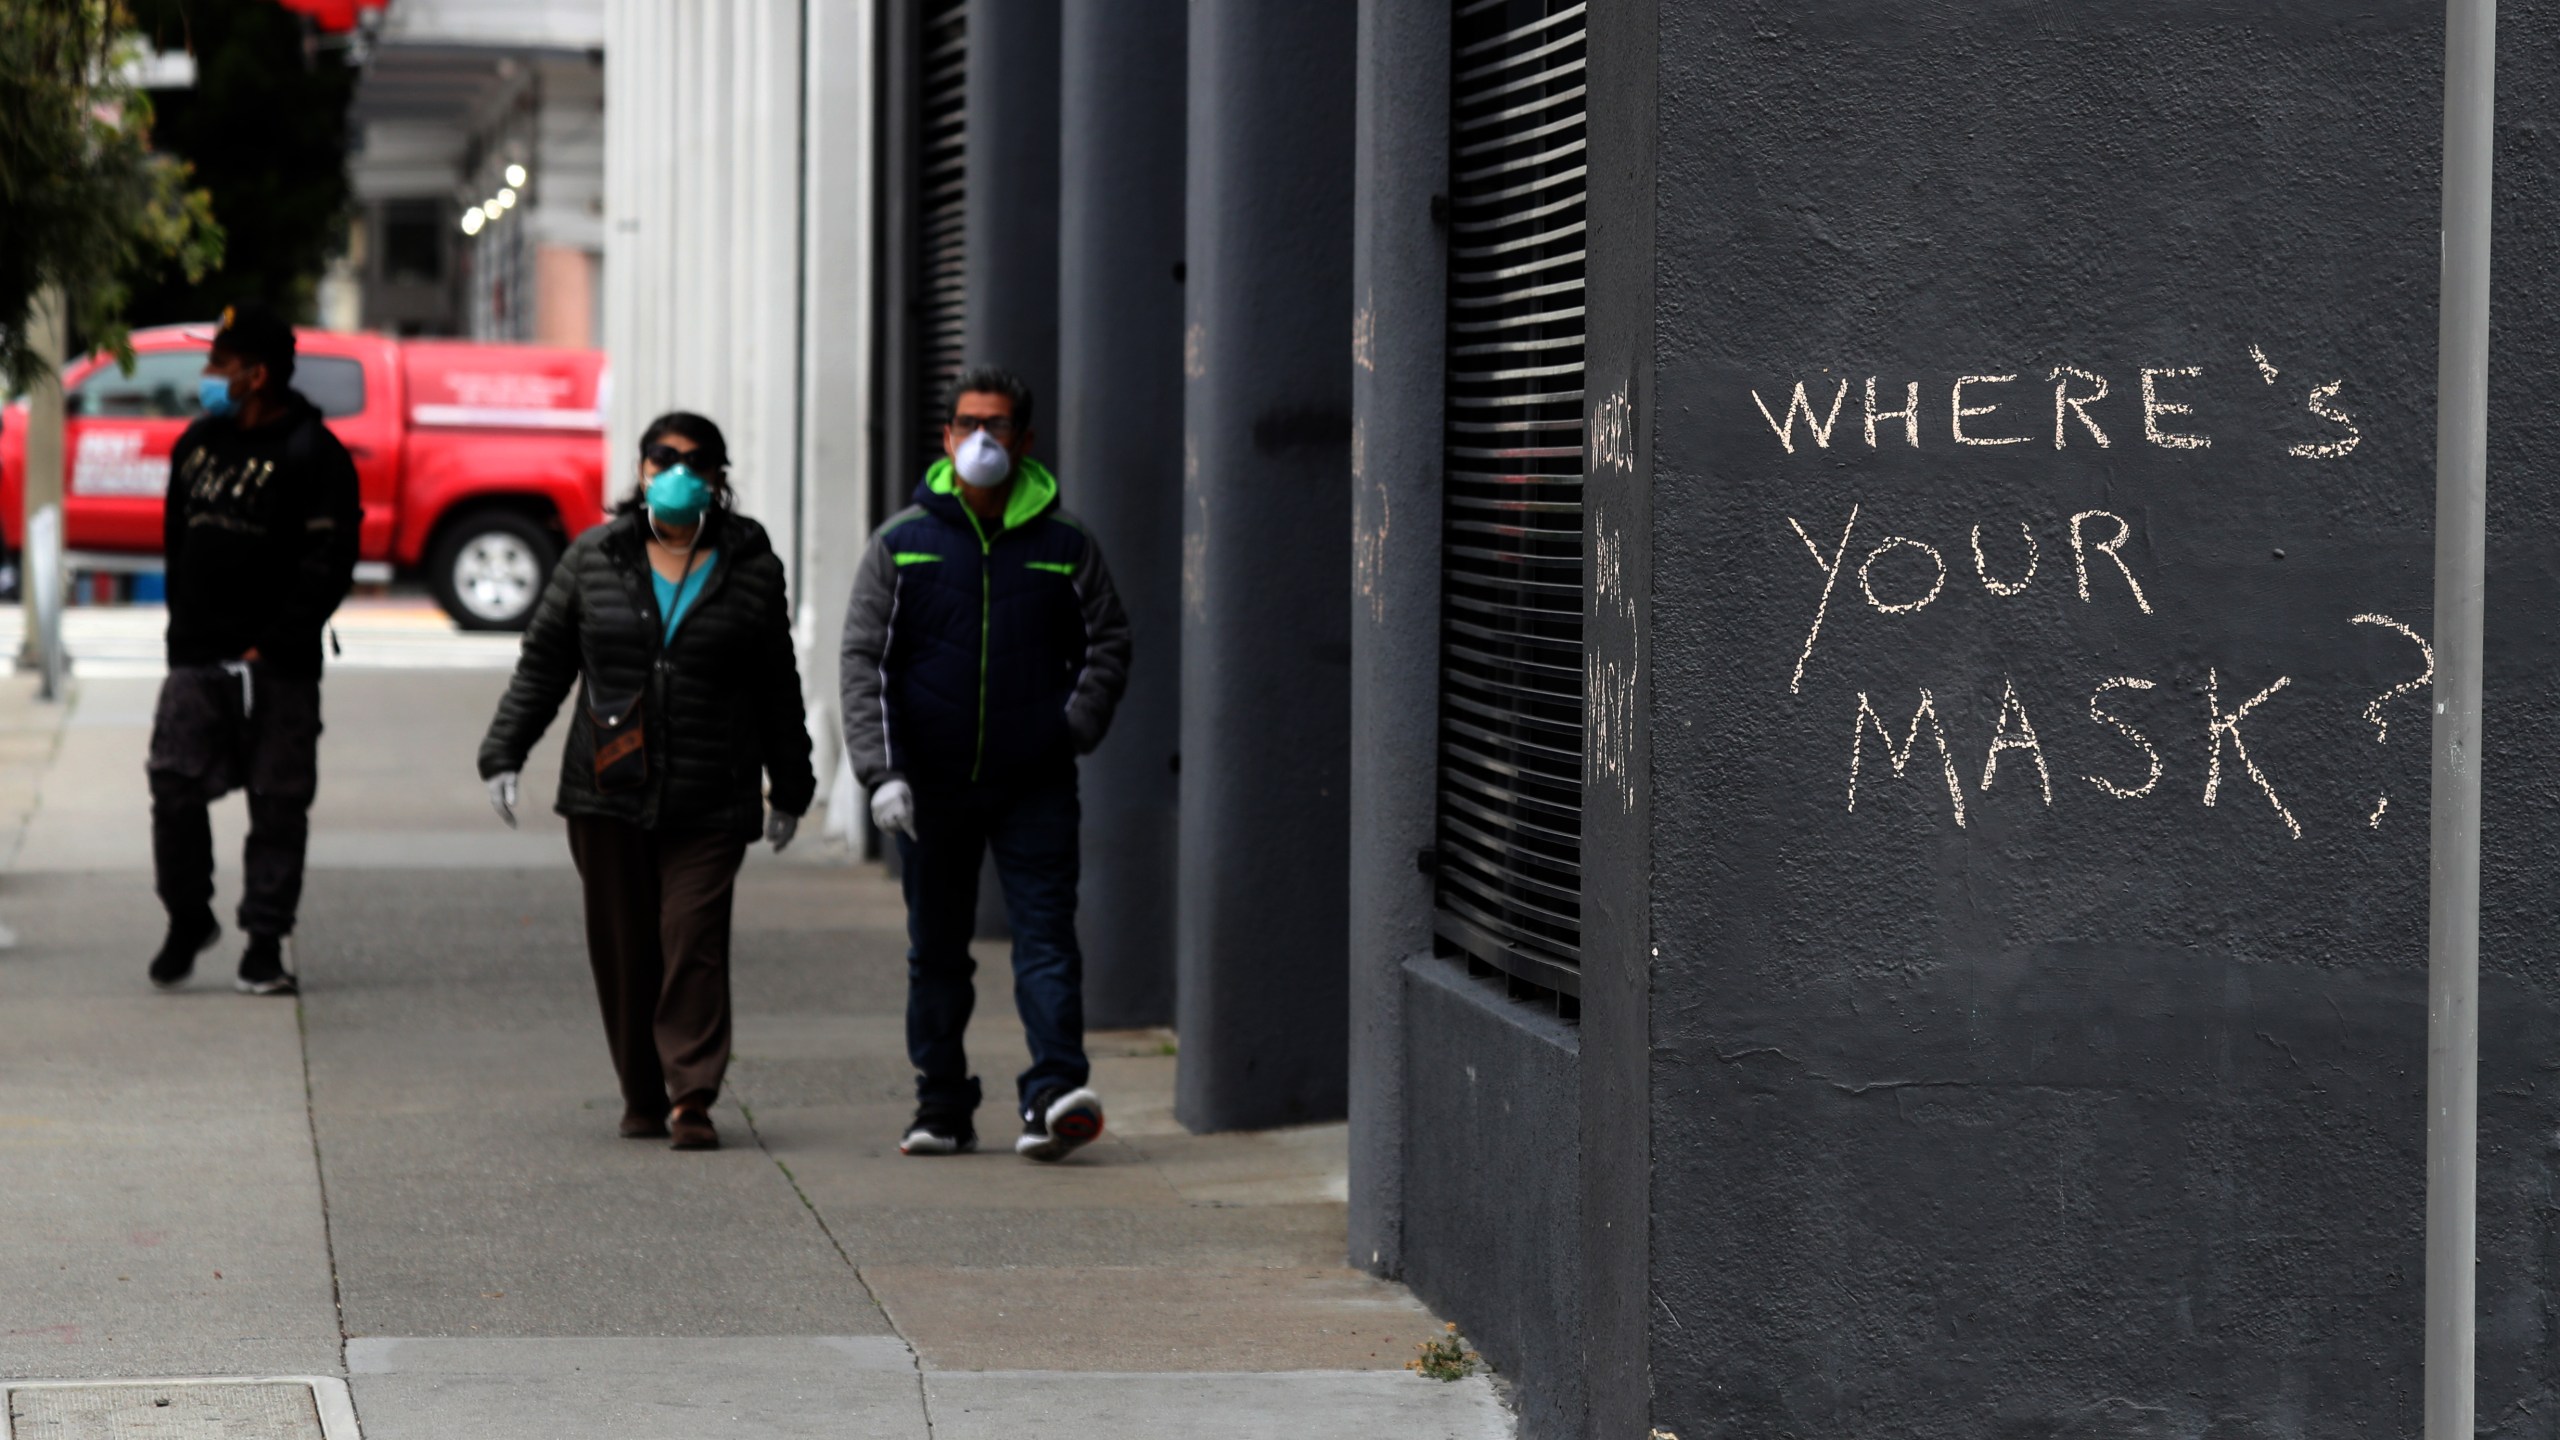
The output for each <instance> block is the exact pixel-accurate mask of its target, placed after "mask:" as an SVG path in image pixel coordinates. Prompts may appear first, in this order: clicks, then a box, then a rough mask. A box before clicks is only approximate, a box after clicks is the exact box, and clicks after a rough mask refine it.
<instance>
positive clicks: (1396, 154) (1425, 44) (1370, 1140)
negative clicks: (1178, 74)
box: [1348, 0, 1449, 1275]
mask: <svg viewBox="0 0 2560 1440" xmlns="http://www.w3.org/2000/svg"><path fill="white" fill-rule="evenodd" d="M1359 44H1360V59H1359V65H1360V70H1359V118H1358V124H1357V130H1356V140H1355V144H1356V146H1357V155H1358V159H1357V161H1356V163H1355V164H1354V166H1353V200H1352V242H1351V257H1352V259H1351V271H1352V282H1351V283H1352V293H1353V295H1354V297H1355V308H1354V310H1353V313H1352V321H1351V399H1352V420H1351V435H1352V441H1351V487H1352V501H1351V511H1352V513H1351V527H1352V541H1351V552H1352V573H1351V732H1352V733H1353V734H1354V735H1356V736H1358V737H1359V742H1358V743H1357V744H1355V745H1354V746H1353V747H1352V750H1351V869H1350V881H1349V883H1350V911H1351V930H1350V936H1351V941H1350V944H1351V1005H1350V1025H1351V1057H1350V1058H1351V1221H1350V1231H1349V1236H1350V1243H1349V1247H1348V1248H1349V1253H1350V1259H1351V1263H1352V1264H1354V1265H1357V1266H1361V1267H1363V1268H1365V1269H1367V1270H1370V1271H1372V1272H1373V1273H1376V1274H1380V1275H1393V1274H1396V1273H1397V1272H1398V1269H1399V1267H1400V1266H1401V1264H1402V1261H1401V1259H1400V1258H1399V1256H1400V1249H1401V1246H1402V1237H1401V1231H1402V1225H1403V1213H1404V1201H1403V1196H1402V1189H1403V1181H1404V1172H1405V1168H1406V1166H1407V1165H1408V1163H1410V1161H1409V1158H1408V1156H1407V1155H1406V1153H1405V1149H1404V1135H1405V1130H1404V1118H1405V1101H1404V1076H1405V1039H1404V1035H1405V1024H1406V1019H1405V1014H1404V990H1405V986H1404V973H1403V962H1404V960H1405V959H1406V957H1408V956H1413V955H1427V954H1429V953H1430V950H1431V905H1432V897H1431V877H1430V876H1429V875H1428V874H1427V873H1425V871H1424V870H1423V868H1422V867H1421V865H1419V864H1418V863H1417V859H1418V857H1419V856H1420V854H1421V852H1422V851H1423V850H1424V849H1425V848H1427V847H1428V846H1430V844H1431V843H1432V825H1433V819H1434V816H1435V814H1436V812H1437V806H1438V800H1437V797H1436V794H1435V790H1436V775H1437V771H1436V766H1437V764H1438V744H1437V741H1438V733H1439V704H1440V682H1439V673H1440V469H1441V409H1440V407H1441V392H1442V389H1443V385H1442V378H1441V372H1442V367H1443V363H1444V362H1443V358H1442V357H1443V353H1444V347H1445V346H1446V343H1447V330H1446V323H1445V322H1446V315H1445V312H1444V308H1443V305H1444V301H1445V298H1446V292H1447V288H1448V281H1447V268H1448V265H1447V248H1446V242H1445V237H1444V233H1443V230H1442V227H1441V226H1440V225H1439V224H1438V223H1437V222H1435V221H1434V220H1433V218H1432V199H1433V197H1434V196H1436V195H1440V194H1443V193H1445V191H1446V189H1447V186H1448V176H1449V7H1448V6H1446V5H1440V4H1431V5H1416V4H1411V3H1400V0H1362V4H1361V6H1360V41H1359ZM1426 1223H1436V1222H1432V1221H1427V1222H1426Z"/></svg>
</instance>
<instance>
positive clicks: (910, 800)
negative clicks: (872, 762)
mask: <svg viewBox="0 0 2560 1440" xmlns="http://www.w3.org/2000/svg"><path fill="white" fill-rule="evenodd" d="M871 823H872V824H874V825H877V826H879V827H880V828H881V829H883V830H895V831H897V832H898V833H899V834H901V835H904V836H906V837H907V838H908V839H910V840H913V839H914V838H916V797H915V792H914V791H911V790H909V789H908V788H907V782H906V781H904V780H891V781H888V782H887V783H885V784H883V785H882V786H881V787H880V788H879V789H877V790H874V791H872V792H871Z"/></svg>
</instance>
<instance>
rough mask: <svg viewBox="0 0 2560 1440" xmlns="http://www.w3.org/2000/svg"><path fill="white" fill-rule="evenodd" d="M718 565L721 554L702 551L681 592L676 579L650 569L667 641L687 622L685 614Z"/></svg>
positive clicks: (698, 596) (653, 568) (712, 551)
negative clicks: (712, 568) (713, 568)
mask: <svg viewBox="0 0 2560 1440" xmlns="http://www.w3.org/2000/svg"><path fill="white" fill-rule="evenodd" d="M719 563H720V552H719V551H717V550H705V551H703V552H702V553H701V554H700V555H699V556H696V557H695V558H694V562H693V573H692V574H691V575H688V576H686V577H685V580H684V585H683V588H682V589H678V588H677V585H676V582H674V581H673V580H670V579H668V578H667V577H666V576H664V575H661V574H659V573H658V572H657V570H656V568H655V567H652V568H651V569H650V571H649V583H650V584H652V585H654V586H656V587H657V589H658V615H659V617H660V619H661V620H662V621H663V623H664V624H665V625H666V627H667V638H668V639H670V640H673V639H674V638H676V627H677V626H678V625H681V624H683V623H684V612H686V611H687V610H690V609H692V608H693V602H694V601H696V600H699V599H701V598H702V587H703V584H704V582H706V581H708V580H709V579H710V578H711V567H712V566H714V565H717V564H719Z"/></svg>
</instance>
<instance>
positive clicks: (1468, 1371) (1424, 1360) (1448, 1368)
mask: <svg viewBox="0 0 2560 1440" xmlns="http://www.w3.org/2000/svg"><path fill="white" fill-rule="evenodd" d="M1413 1348H1414V1349H1415V1350H1416V1351H1418V1352H1420V1353H1418V1354H1416V1355H1415V1356H1414V1357H1413V1358H1412V1359H1410V1360H1407V1361H1406V1362H1404V1368H1406V1369H1407V1370H1417V1371H1420V1372H1421V1373H1422V1374H1425V1375H1428V1376H1430V1377H1431V1378H1432V1379H1434V1380H1464V1379H1466V1378H1467V1377H1468V1376H1470V1375H1472V1374H1474V1373H1475V1372H1476V1366H1477V1365H1478V1364H1479V1363H1480V1362H1482V1361H1483V1359H1484V1357H1483V1356H1481V1355H1478V1354H1477V1353H1476V1352H1474V1351H1473V1350H1470V1349H1468V1348H1467V1346H1466V1342H1465V1341H1463V1340H1460V1339H1459V1338H1458V1327H1457V1326H1456V1325H1454V1324H1453V1325H1451V1326H1449V1333H1448V1334H1447V1335H1446V1336H1443V1337H1442V1338H1440V1339H1438V1340H1425V1341H1423V1342H1422V1343H1421V1344H1419V1345H1416V1346H1414V1347H1413Z"/></svg>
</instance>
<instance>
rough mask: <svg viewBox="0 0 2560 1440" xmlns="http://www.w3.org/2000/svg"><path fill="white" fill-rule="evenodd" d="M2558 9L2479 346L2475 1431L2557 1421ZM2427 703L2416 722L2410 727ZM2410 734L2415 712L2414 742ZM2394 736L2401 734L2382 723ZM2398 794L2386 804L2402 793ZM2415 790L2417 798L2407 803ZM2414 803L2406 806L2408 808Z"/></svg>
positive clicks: (2517, 131) (2514, 130)
mask: <svg viewBox="0 0 2560 1440" xmlns="http://www.w3.org/2000/svg"><path fill="white" fill-rule="evenodd" d="M2555 118H2560V15H2555V14H2554V13H2553V12H2552V11H2551V10H2549V9H2548V8H2530V7H2526V6H2521V5H2511V6H2507V7H2505V9H2504V10H2503V12H2502V13H2501V14H2500V16H2499V26H2498V154H2497V172H2496V192H2497V193H2496V204H2497V226H2496V233H2495V236H2494V249H2495V254H2494V256H2493V258H2492V264H2493V266H2494V269H2493V272H2492V275H2491V287H2492V288H2491V292H2490V293H2491V304H2492V309H2491V321H2492V326H2493V329H2492V340H2491V352H2490V357H2489V588H2488V594H2487V603H2488V617H2487V618H2488V625H2487V628H2488V667H2487V673H2486V675H2485V677H2484V678H2485V682H2486V683H2485V685H2484V687H2483V691H2484V696H2483V698H2484V701H2485V704H2484V707H2483V708H2484V711H2485V713H2486V716H2487V719H2488V722H2489V723H2488V726H2487V728H2486V729H2485V730H2484V732H2483V734H2482V737H2481V738H2482V756H2481V777H2482V811H2483V816H2482V824H2481V848H2482V852H2483V855H2484V861H2483V864H2482V866H2481V887H2480V888H2481V926H2480V929H2481V934H2480V971H2481V979H2480V1014H2481V1042H2480V1043H2481V1056H2480V1128H2481V1134H2480V1252H2479V1253H2480V1271H2479V1282H2480V1334H2479V1344H2480V1366H2479V1414H2480V1429H2481V1431H2482V1433H2484V1434H2497V1435H2502V1436H2534V1437H2543V1440H2548V1437H2551V1436H2553V1435H2555V1434H2560V1413H2555V1412H2560V1405H2555V1404H2554V1397H2553V1394H2552V1392H2553V1389H2554V1387H2555V1386H2556V1385H2560V1361H2555V1359H2554V1356H2555V1355H2560V1304H2555V1303H2554V1302H2555V1297H2560V1227H2556V1226H2555V1224H2554V1221H2555V1218H2560V1193H2555V1191H2560V1186H2555V1185H2554V1183H2553V1177H2554V1168H2555V1158H2560V1157H2555V1147H2554V1136H2555V1131H2554V1127H2553V1125H2552V1114H2551V1112H2552V1109H2553V1104H2552V1091H2553V1087H2554V1084H2555V1077H2554V1074H2553V1069H2552V1065H2553V1059H2554V1056H2555V1054H2556V1053H2560V1044H2555V1036H2554V1029H2555V1026H2554V1024H2553V1021H2552V1018H2551V1017H2552V1014H2553V1012H2554V1010H2555V1008H2560V997H2555V995H2554V993H2553V992H2554V989H2555V985H2554V977H2555V974H2556V973H2560V971H2555V967H2554V966H2553V964H2552V959H2553V956H2552V950H2553V941H2552V937H2553V936H2554V935H2555V934H2560V887H2555V886H2554V885H2553V883H2552V876H2551V867H2552V856H2553V854H2554V850H2555V845H2554V837H2560V768H2555V765H2554V763H2553V757H2554V756H2560V705H2555V704H2554V701H2555V699H2560V695H2555V693H2554V692H2555V677H2560V633H2555V626H2560V612H2555V610H2554V607H2553V605H2552V603H2551V597H2552V596H2553V595H2554V594H2555V593H2560V558H2555V557H2554V555H2553V554H2552V552H2551V548H2550V545H2549V543H2548V537H2549V536H2551V535H2552V534H2554V533H2555V532H2560V492H2555V491H2554V489H2553V487H2552V485H2551V483H2550V477H2551V476H2552V475H2554V474H2560V431H2555V430H2554V429H2553V427H2552V426H2551V425H2550V424H2549V423H2548V422H2547V421H2545V420H2544V419H2543V418H2542V411H2543V405H2544V399H2543V397H2544V395H2545V394H2546V392H2547V391H2548V390H2549V388H2550V384H2551V377H2552V376H2553V375H2554V374H2556V373H2560V336H2555V331H2554V329H2553V326H2552V323H2551V316H2552V314H2553V313H2554V311H2555V310H2560V227H2555V226H2554V225H2553V224H2552V223H2551V219H2552V216H2553V214H2554V212H2555V210H2560V146H2555V145H2554V144H2553V143H2552V126H2553V122H2554V120H2555ZM2423 719H2424V717H2423V716H2422V717H2420V719H2419V720H2417V721H2412V722H2411V724H2412V726H2413V727H2414V726H2416V725H2418V724H2420V723H2422V722H2423ZM2419 733H2420V732H2419V731H2418V730H2417V729H2415V728H2412V730H2411V732H2410V735H2411V738H2412V739H2414V738H2416V736H2417V735H2418V734H2419ZM2391 743H2392V744H2394V745H2397V744H2399V743H2400V727H2399V726H2398V725H2397V724H2394V725H2393V726H2392V731H2391ZM2397 803H2398V802H2396V801H2395V802H2394V805H2395V808H2396V806H2397ZM2412 803H2413V805H2414V797H2413V800H2412ZM2411 813H2412V816H2413V817H2414V816H2415V814H2416V811H2415V810H2414V809H2413V810H2412V812H2411Z"/></svg>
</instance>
